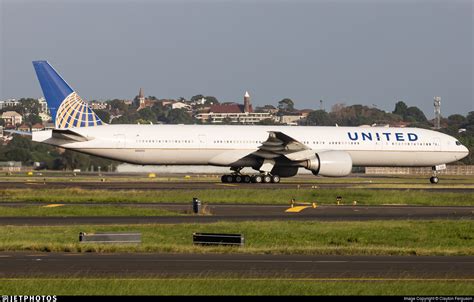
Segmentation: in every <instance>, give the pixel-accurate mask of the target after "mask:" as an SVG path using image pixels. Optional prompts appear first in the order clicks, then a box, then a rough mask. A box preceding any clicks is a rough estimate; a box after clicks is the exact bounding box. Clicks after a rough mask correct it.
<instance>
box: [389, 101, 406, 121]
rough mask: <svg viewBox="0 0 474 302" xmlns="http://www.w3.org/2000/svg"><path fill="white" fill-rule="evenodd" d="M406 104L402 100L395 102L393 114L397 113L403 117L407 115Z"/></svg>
mask: <svg viewBox="0 0 474 302" xmlns="http://www.w3.org/2000/svg"><path fill="white" fill-rule="evenodd" d="M407 109H408V106H407V104H405V102H403V101H399V102H397V103H396V104H395V110H393V112H392V113H393V114H398V115H399V116H401V117H403V118H404V117H405V116H406V115H407Z"/></svg>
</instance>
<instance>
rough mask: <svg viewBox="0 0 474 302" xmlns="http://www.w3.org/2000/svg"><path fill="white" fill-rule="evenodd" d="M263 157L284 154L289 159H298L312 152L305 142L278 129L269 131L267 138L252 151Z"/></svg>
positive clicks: (269, 157) (312, 153) (304, 157)
mask: <svg viewBox="0 0 474 302" xmlns="http://www.w3.org/2000/svg"><path fill="white" fill-rule="evenodd" d="M252 154H253V155H254V156H258V157H261V158H264V159H273V158H277V157H280V156H285V157H286V158H288V159H289V160H293V161H298V160H304V159H307V158H309V157H310V156H311V155H314V152H313V151H312V150H311V149H310V148H309V147H308V146H306V145H305V144H303V143H301V142H299V141H297V140H296V139H294V138H292V137H290V136H288V135H286V134H284V133H283V132H279V131H269V135H268V139H267V140H266V141H264V142H263V143H262V145H261V146H259V147H258V150H257V151H255V152H253V153H252Z"/></svg>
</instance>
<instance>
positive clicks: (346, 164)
mask: <svg viewBox="0 0 474 302" xmlns="http://www.w3.org/2000/svg"><path fill="white" fill-rule="evenodd" d="M303 167H305V168H306V169H308V170H311V172H313V174H314V175H322V176H333V177H338V176H346V175H349V174H350V173H351V171H352V158H351V156H350V155H349V154H348V153H347V152H344V151H323V152H320V153H315V155H314V157H311V158H310V159H308V160H306V161H305V162H304V163H303Z"/></svg>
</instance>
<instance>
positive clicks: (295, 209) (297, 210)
mask: <svg viewBox="0 0 474 302" xmlns="http://www.w3.org/2000/svg"><path fill="white" fill-rule="evenodd" d="M306 208H309V207H308V206H298V207H292V208H289V209H287V210H286V211H285V212H286V213H299V212H301V211H303V210H304V209H306Z"/></svg>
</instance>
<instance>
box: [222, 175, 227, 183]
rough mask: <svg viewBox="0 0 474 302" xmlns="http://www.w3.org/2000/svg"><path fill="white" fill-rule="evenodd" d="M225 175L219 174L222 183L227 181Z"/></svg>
mask: <svg viewBox="0 0 474 302" xmlns="http://www.w3.org/2000/svg"><path fill="white" fill-rule="evenodd" d="M226 176H227V175H222V176H221V182H224V183H225V182H227V179H226Z"/></svg>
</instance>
